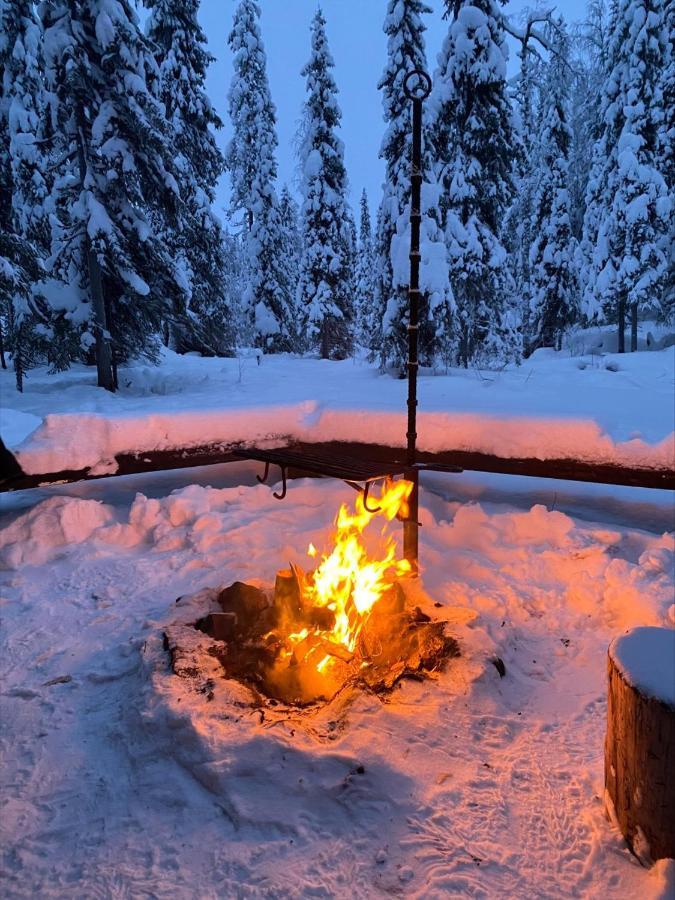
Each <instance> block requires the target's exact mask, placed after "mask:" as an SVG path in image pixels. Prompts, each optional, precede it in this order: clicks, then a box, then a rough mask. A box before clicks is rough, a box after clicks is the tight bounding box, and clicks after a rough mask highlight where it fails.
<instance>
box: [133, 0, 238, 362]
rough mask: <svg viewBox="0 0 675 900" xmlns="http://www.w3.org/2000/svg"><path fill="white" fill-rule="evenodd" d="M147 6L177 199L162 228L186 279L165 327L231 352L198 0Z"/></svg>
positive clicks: (196, 343) (214, 124)
mask: <svg viewBox="0 0 675 900" xmlns="http://www.w3.org/2000/svg"><path fill="white" fill-rule="evenodd" d="M145 2H146V5H147V6H149V7H150V9H151V15H150V18H149V21H148V24H147V29H146V32H147V35H148V37H149V39H150V40H151V41H152V42H153V47H154V53H155V59H156V62H157V66H158V69H159V99H160V100H161V102H162V103H163V104H164V109H165V113H166V118H167V120H168V123H169V125H170V128H171V136H172V139H173V144H174V147H175V150H176V159H175V162H176V169H177V177H178V182H179V188H180V195H181V202H180V204H179V207H178V220H177V222H176V223H175V224H173V223H170V224H172V227H171V229H170V230H169V231H168V232H167V233H166V235H165V236H164V237H165V240H166V242H167V243H168V245H170V246H171V248H172V253H173V256H174V259H177V260H180V263H181V268H182V270H183V281H184V283H185V284H186V300H187V301H188V303H189V305H188V307H187V308H186V309H177V310H176V311H175V320H174V322H173V324H172V329H171V331H172V332H173V334H172V337H173V341H174V343H175V348H176V349H177V350H179V351H184V350H200V351H202V352H206V353H216V354H218V355H223V354H227V353H229V352H231V348H232V344H233V339H234V335H233V329H232V326H231V324H230V323H228V321H227V319H228V311H227V309H226V308H223V298H224V294H225V290H226V285H225V281H224V272H225V254H224V246H223V233H222V228H221V225H220V222H219V221H218V219H217V217H216V216H215V215H214V213H213V211H212V204H213V203H214V201H215V188H216V183H217V181H218V178H219V177H220V175H221V174H222V173H223V171H224V168H225V160H224V158H223V155H222V153H221V152H220V150H219V149H218V147H217V145H216V141H215V137H214V133H213V129H218V128H221V127H222V122H221V120H220V118H219V117H218V115H217V113H216V112H215V110H214V108H213V106H212V105H211V102H210V100H209V98H208V96H207V94H206V90H205V80H206V71H207V68H208V66H209V64H210V63H211V62H212V61H213V59H214V57H213V56H212V55H211V54H210V53H209V52H208V51H207V49H206V35H205V34H204V32H203V30H202V28H201V26H200V25H199V22H198V20H197V15H198V12H199V0H145Z"/></svg>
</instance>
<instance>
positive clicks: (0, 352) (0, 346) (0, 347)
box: [0, 319, 7, 369]
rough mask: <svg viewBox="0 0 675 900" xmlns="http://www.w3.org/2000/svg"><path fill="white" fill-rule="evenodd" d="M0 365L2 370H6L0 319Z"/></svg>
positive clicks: (3, 335)
mask: <svg viewBox="0 0 675 900" xmlns="http://www.w3.org/2000/svg"><path fill="white" fill-rule="evenodd" d="M0 363H2V368H3V369H6V368H7V360H6V359H5V333H4V331H3V330H2V320H1V319H0Z"/></svg>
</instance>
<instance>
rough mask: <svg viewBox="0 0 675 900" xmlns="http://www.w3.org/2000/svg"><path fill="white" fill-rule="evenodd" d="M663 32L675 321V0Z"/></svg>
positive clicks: (665, 167) (667, 7)
mask: <svg viewBox="0 0 675 900" xmlns="http://www.w3.org/2000/svg"><path fill="white" fill-rule="evenodd" d="M663 32H664V44H665V52H664V55H663V67H662V70H661V77H660V78H659V84H658V89H657V92H658V97H659V98H660V102H661V104H662V106H663V112H664V117H663V122H662V124H661V128H660V133H659V141H658V157H659V163H658V165H659V169H660V171H661V172H662V173H663V177H664V178H665V180H666V186H667V188H668V193H669V195H670V203H671V212H670V228H669V229H668V230H667V231H666V233H665V235H664V248H663V252H664V254H665V256H666V260H667V275H666V281H665V285H664V292H663V298H662V301H661V314H662V317H663V319H664V321H666V322H673V321H675V213H674V212H673V210H674V209H675V2H673V0H663Z"/></svg>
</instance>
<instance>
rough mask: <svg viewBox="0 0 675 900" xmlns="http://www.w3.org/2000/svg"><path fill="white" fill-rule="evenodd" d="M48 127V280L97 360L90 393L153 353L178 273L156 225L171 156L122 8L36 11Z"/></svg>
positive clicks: (172, 179)
mask: <svg viewBox="0 0 675 900" xmlns="http://www.w3.org/2000/svg"><path fill="white" fill-rule="evenodd" d="M42 14H43V21H44V35H45V37H44V47H45V72H46V78H47V84H48V88H49V90H50V95H51V100H50V102H51V109H52V121H53V127H54V150H53V153H54V160H55V162H54V164H53V165H54V171H55V182H54V188H53V198H52V199H53V205H54V211H55V216H53V217H52V221H53V233H52V272H53V274H54V276H55V277H57V278H59V279H60V280H61V281H62V282H63V284H64V290H63V291H62V294H61V296H60V297H59V298H58V301H57V302H58V303H60V304H61V305H62V306H65V307H67V309H68V313H67V314H68V316H69V318H70V319H71V321H74V322H76V323H81V325H82V326H83V332H82V339H81V340H82V347H83V349H85V350H86V349H87V348H88V347H91V346H92V345H93V347H94V349H95V358H96V366H97V373H98V384H99V385H100V386H101V387H104V388H106V389H108V390H114V389H115V387H116V382H117V376H116V366H117V362H118V361H122V360H124V359H126V358H128V357H129V356H132V355H137V354H145V355H148V356H150V357H153V356H154V354H155V353H156V352H157V347H158V338H157V334H158V332H159V329H160V326H161V323H162V321H163V320H165V319H166V318H168V317H170V315H171V313H172V311H173V310H174V309H175V308H176V307H177V306H178V305H179V304H180V302H181V298H180V292H181V288H180V287H179V280H178V273H177V272H176V267H175V266H174V264H173V261H172V259H171V248H170V247H167V246H165V244H164V242H163V240H162V239H161V235H162V234H165V233H166V232H167V231H168V225H167V226H166V227H163V226H161V225H158V223H161V222H162V221H163V219H164V217H165V216H172V215H173V214H175V211H176V207H177V204H178V202H179V186H178V180H177V175H178V173H177V171H176V167H175V165H174V162H173V157H174V149H173V146H172V143H171V140H170V134H169V132H168V128H167V125H166V124H165V120H164V110H163V108H162V106H161V103H160V102H159V100H158V97H157V93H156V89H157V85H156V74H157V70H156V66H155V62H154V59H153V56H152V52H151V47H150V45H149V43H148V41H147V39H146V38H144V36H143V34H142V33H141V31H140V28H139V22H138V18H137V16H136V14H135V12H134V11H133V9H132V7H131V5H130V3H129V2H128V0H115V2H112V0H83V2H80V3H71V2H67V0H53V2H51V3H49V4H44V5H43V11H42Z"/></svg>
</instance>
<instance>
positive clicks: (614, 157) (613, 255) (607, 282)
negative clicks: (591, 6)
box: [585, 0, 672, 352]
mask: <svg viewBox="0 0 675 900" xmlns="http://www.w3.org/2000/svg"><path fill="white" fill-rule="evenodd" d="M664 44H665V35H664V31H663V16H662V3H661V0H617V4H616V7H615V10H614V15H613V20H612V31H611V40H610V63H611V70H610V73H609V78H608V81H607V85H606V88H605V91H604V96H603V133H602V135H601V137H600V139H599V141H598V142H597V144H596V147H595V156H596V165H595V166H594V178H593V179H592V180H591V182H589V191H590V192H591V193H592V197H591V202H590V203H589V211H587V220H588V221H587V223H585V228H586V244H587V246H590V247H591V249H592V257H591V261H590V267H589V269H590V277H589V289H588V295H589V296H590V297H591V298H592V306H591V310H593V311H597V310H599V309H602V310H603V312H604V314H605V315H606V316H609V317H610V318H612V319H613V320H614V321H616V322H617V325H618V343H619V352H623V350H624V349H625V344H624V341H625V323H626V314H627V312H628V311H630V316H631V348H632V349H636V347H637V323H638V311H639V310H641V309H648V310H650V311H651V312H653V313H656V314H657V315H664V313H666V310H665V309H664V304H663V292H664V287H665V280H666V275H667V264H668V260H667V256H666V252H665V244H666V237H667V235H668V234H669V232H670V229H671V227H672V225H671V216H672V202H671V199H670V198H669V196H668V189H667V186H666V182H665V178H664V174H663V173H662V172H661V171H660V168H661V166H662V164H663V163H662V160H663V157H662V156H661V154H660V148H659V135H660V134H661V129H662V123H663V121H664V109H663V98H662V94H661V91H660V84H659V81H660V77H661V72H662V69H663V67H664V65H665V51H666V48H665V46H664ZM591 215H592V216H594V217H595V221H594V220H593V219H592V218H591ZM596 223H597V228H596ZM596 234H597V237H596V236H595V235H596Z"/></svg>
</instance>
